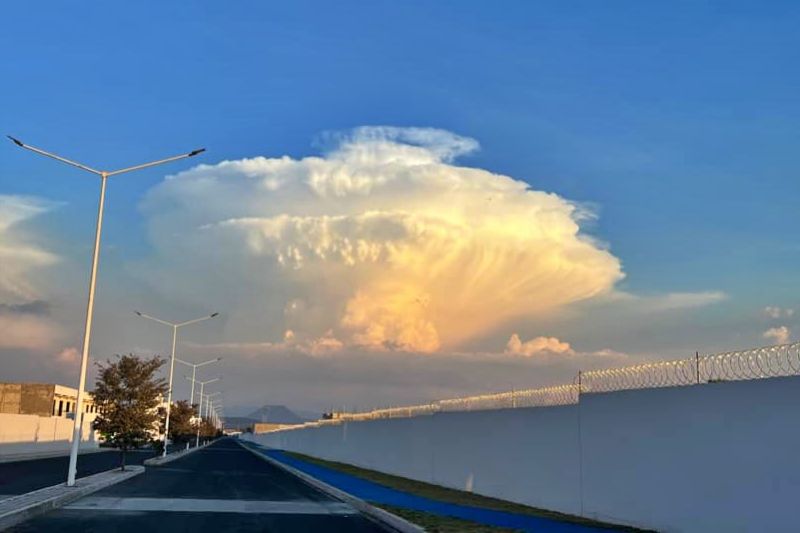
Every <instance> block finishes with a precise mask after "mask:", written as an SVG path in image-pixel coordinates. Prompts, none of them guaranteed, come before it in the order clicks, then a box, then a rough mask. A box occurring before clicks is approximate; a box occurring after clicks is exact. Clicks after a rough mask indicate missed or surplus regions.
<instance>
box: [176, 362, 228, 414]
mask: <svg viewBox="0 0 800 533" xmlns="http://www.w3.org/2000/svg"><path fill="white" fill-rule="evenodd" d="M175 360H176V361H177V362H179V363H183V364H184V365H186V366H190V367H192V380H191V381H192V394H191V396H190V398H189V405H191V406H194V387H195V385H194V384H195V383H196V382H197V380H195V376H196V375H197V369H198V368H200V367H201V366H205V365H210V364H211V363H218V362H220V361H222V357H217V358H216V359H209V360H208V361H203V362H202V363H197V364H195V363H190V362H188V361H184V360H183V359H181V358H179V357H176V358H175Z"/></svg>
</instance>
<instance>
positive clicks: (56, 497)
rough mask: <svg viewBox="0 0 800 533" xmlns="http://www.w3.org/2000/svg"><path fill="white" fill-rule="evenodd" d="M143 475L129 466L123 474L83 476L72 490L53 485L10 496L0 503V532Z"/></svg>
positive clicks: (108, 473)
mask: <svg viewBox="0 0 800 533" xmlns="http://www.w3.org/2000/svg"><path fill="white" fill-rule="evenodd" d="M143 472H144V467H143V466H128V467H127V469H126V470H125V472H121V471H120V470H119V469H117V468H115V469H113V470H107V471H105V472H100V473H99V474H94V475H91V476H86V477H82V478H80V479H78V480H77V481H75V486H73V487H67V486H66V484H59V485H53V486H52V487H45V488H43V489H39V490H35V491H33V492H28V493H27V494H20V495H18V496H12V497H10V498H7V499H5V500H2V501H0V531H2V530H5V529H7V528H9V527H11V526H13V525H16V524H19V523H20V522H23V521H25V520H28V519H30V518H33V517H34V516H37V515H40V514H43V513H46V512H48V511H52V510H53V509H57V508H59V507H63V506H64V505H67V504H68V503H71V502H73V501H75V500H77V499H79V498H82V497H84V496H87V495H89V494H92V493H93V492H97V491H98V490H101V489H104V488H106V487H110V486H111V485H115V484H117V483H121V482H123V481H125V480H128V479H130V478H132V477H134V476H138V475H139V474H141V473H143Z"/></svg>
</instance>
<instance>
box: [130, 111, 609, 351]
mask: <svg viewBox="0 0 800 533" xmlns="http://www.w3.org/2000/svg"><path fill="white" fill-rule="evenodd" d="M327 139H328V140H331V139H332V140H334V141H336V142H338V143H339V144H336V145H335V146H334V147H333V148H332V149H331V151H329V152H328V153H326V154H325V155H324V156H322V157H307V158H303V159H299V160H298V159H292V158H290V157H286V156H284V157H282V158H264V157H256V158H252V159H244V160H239V161H224V162H222V163H219V164H217V165H201V166H198V167H195V168H193V169H191V170H188V171H186V172H182V173H180V174H178V175H176V176H172V177H170V178H168V179H167V180H166V181H165V182H163V183H162V184H160V185H159V186H157V187H156V188H155V189H154V190H152V191H151V192H150V193H149V194H148V196H147V198H146V201H145V202H144V203H143V210H144V212H145V214H146V216H147V218H148V221H149V228H150V235H151V238H152V241H153V243H154V244H155V247H156V254H157V256H156V258H155V260H154V261H153V262H152V263H150V272H152V274H153V278H154V279H155V278H156V277H158V278H159V279H169V280H171V281H170V282H169V284H166V283H164V284H163V285H162V286H161V287H160V288H161V289H162V290H165V291H167V292H168V293H169V294H173V295H177V296H183V297H185V298H187V299H191V298H196V297H197V296H196V294H197V292H198V291H197V288H198V287H203V292H204V297H214V298H216V299H218V300H219V301H220V303H221V305H223V306H224V307H225V308H226V309H229V310H231V313H232V316H231V320H230V322H231V323H238V324H242V325H241V326H240V327H241V328H242V332H244V331H245V329H247V330H248V331H249V332H252V331H253V329H256V328H258V327H259V326H260V328H261V329H262V335H264V336H266V338H269V337H272V338H275V337H276V336H278V335H280V334H281V333H282V332H283V331H284V330H286V329H291V330H292V331H293V332H294V333H295V334H296V335H297V336H298V337H299V338H305V339H322V338H326V336H327V337H328V338H331V339H336V340H337V341H338V342H340V343H342V346H359V347H362V348H364V349H368V350H405V351H419V352H435V351H439V350H443V349H453V348H455V347H460V346H463V345H464V344H465V343H467V342H468V341H469V340H471V339H473V338H476V337H480V336H484V335H486V334H489V333H491V332H493V331H495V330H496V329H497V328H498V327H499V326H500V325H502V324H504V323H506V322H508V321H510V320H512V319H515V318H520V317H536V316H543V315H547V314H552V313H553V312H556V311H558V310H559V309H561V308H563V307H565V306H568V305H569V304H571V303H574V302H578V301H581V300H587V299H591V298H593V297H596V296H598V295H602V294H606V293H608V292H609V291H611V290H612V288H613V286H614V284H615V282H616V281H618V280H619V279H621V278H622V276H623V274H622V271H621V267H620V263H619V260H618V259H617V258H616V257H614V256H613V255H612V254H611V253H609V252H608V251H607V250H606V249H605V248H604V247H603V246H602V245H600V244H599V243H598V242H596V241H595V240H593V239H591V238H589V237H588V236H586V235H584V234H582V233H581V231H580V226H579V222H580V221H581V220H582V218H581V217H582V216H583V214H582V210H581V209H579V208H578V206H577V205H576V204H574V203H572V202H570V201H568V200H565V199H563V198H561V197H559V196H557V195H555V194H552V193H545V192H541V191H535V190H531V189H530V188H529V186H528V185H527V184H526V183H525V182H522V181H518V180H515V179H512V178H510V177H508V176H503V175H499V174H494V173H491V172H488V171H486V170H482V169H477V168H467V167H459V166H455V165H453V164H452V160H453V159H454V158H456V157H457V156H459V155H462V154H465V153H468V152H469V151H472V150H474V149H476V148H477V143H476V142H475V141H474V140H472V139H468V138H464V137H459V136H457V135H454V134H452V133H449V132H445V131H441V130H433V129H423V128H412V129H402V128H389V127H381V128H359V129H357V130H355V131H354V132H352V133H351V134H349V135H344V136H341V135H339V136H333V135H329V136H328V137H327ZM156 265H157V266H156ZM170 267H172V270H170ZM188 273H191V275H188ZM208 273H211V275H210V276H209V275H208ZM173 280H174V281H173ZM232 280H237V281H238V283H235V285H236V286H233V285H234V283H232ZM215 287H220V288H219V289H216V288H215ZM223 287H224V288H223ZM264 328H267V331H264ZM328 332H330V333H328ZM262 338H264V337H262ZM328 342H330V341H328ZM334 344H335V343H334Z"/></svg>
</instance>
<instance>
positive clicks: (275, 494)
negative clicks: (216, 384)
mask: <svg viewBox="0 0 800 533" xmlns="http://www.w3.org/2000/svg"><path fill="white" fill-rule="evenodd" d="M12 531H16V532H22V531H25V532H29V531H66V532H78V531H81V532H84V531H86V532H93V531H96V532H101V531H102V532H103V533H105V532H108V531H120V532H136V533H141V532H153V531H169V532H170V533H174V532H181V531H186V532H192V533H197V532H202V531H215V532H216V531H270V532H279V531H280V532H283V531H287V532H288V531H291V532H305V531H308V532H313V531H321V532H331V533H335V532H353V533H367V532H369V533H377V532H385V531H386V530H384V529H382V528H381V527H380V526H379V525H377V524H375V523H373V522H371V521H370V520H368V519H367V518H365V517H364V516H362V515H360V514H359V513H358V512H357V511H355V510H354V509H352V508H351V507H349V506H348V505H347V504H344V503H341V502H339V501H337V500H333V499H331V498H330V497H328V496H327V495H325V494H323V493H322V492H319V491H318V490H316V489H315V488H313V487H311V486H309V485H306V484H305V483H304V482H302V481H300V480H299V479H297V478H295V477H294V476H291V475H289V474H287V473H285V472H284V471H283V470H280V469H278V468H276V467H274V466H272V465H270V464H268V463H267V462H265V461H263V460H261V459H259V458H258V457H256V456H254V455H253V454H252V453H251V452H249V451H247V450H245V449H244V448H242V447H241V446H240V445H239V444H237V443H236V442H235V441H234V440H232V439H221V440H219V441H217V442H215V443H213V444H211V445H210V446H208V447H206V448H204V449H202V450H199V451H197V452H194V453H192V454H190V455H188V456H186V457H184V458H182V459H178V460H176V461H173V462H171V463H168V464H165V465H163V466H159V467H148V468H147V471H146V472H145V473H144V474H141V475H139V476H136V477H134V478H132V479H130V480H128V481H125V482H123V483H120V484H117V485H114V486H112V487H109V488H107V489H105V490H102V491H99V492H96V493H94V494H92V495H90V496H87V497H85V498H82V499H80V500H78V501H76V502H74V503H72V504H70V505H68V506H66V507H64V508H61V509H58V510H56V511H53V512H51V513H48V514H46V515H43V516H41V517H39V518H35V519H33V520H29V521H28V522H24V523H22V524H20V525H18V526H17V527H16V528H14V529H13V530H12Z"/></svg>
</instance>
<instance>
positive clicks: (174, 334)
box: [134, 311, 219, 457]
mask: <svg viewBox="0 0 800 533" xmlns="http://www.w3.org/2000/svg"><path fill="white" fill-rule="evenodd" d="M134 312H135V313H136V314H137V315H138V316H140V317H142V318H147V319H149V320H154V321H155V322H158V323H159V324H164V325H165V326H169V327H171V328H172V356H171V357H170V359H169V388H168V389H167V421H166V423H165V424H164V450H163V451H162V452H161V455H162V456H165V457H166V455H167V436H168V435H169V414H170V411H171V408H172V374H173V372H174V371H175V343H176V341H177V339H178V328H182V327H183V326H188V325H189V324H196V323H197V322H202V321H203V320H208V319H210V318H214V317H215V316H217V315H219V313H212V314H210V315H208V316H204V317H200V318H195V319H193V320H187V321H186V322H179V323H177V324H176V323H172V322H167V321H166V320H161V319H160V318H156V317H154V316H150V315H146V314H144V313H140V312H139V311H134Z"/></svg>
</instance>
